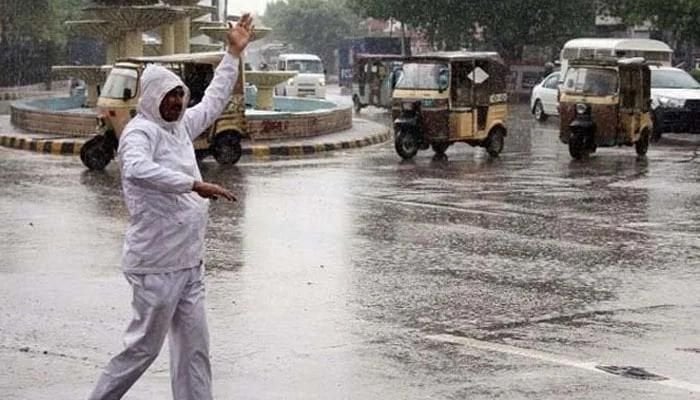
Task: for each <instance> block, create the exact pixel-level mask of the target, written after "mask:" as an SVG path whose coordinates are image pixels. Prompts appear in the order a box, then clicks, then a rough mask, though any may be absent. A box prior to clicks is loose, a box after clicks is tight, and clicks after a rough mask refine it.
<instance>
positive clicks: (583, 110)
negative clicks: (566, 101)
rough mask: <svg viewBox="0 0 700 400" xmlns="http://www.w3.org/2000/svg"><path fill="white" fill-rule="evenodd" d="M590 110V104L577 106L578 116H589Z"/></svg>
mask: <svg viewBox="0 0 700 400" xmlns="http://www.w3.org/2000/svg"><path fill="white" fill-rule="evenodd" d="M589 110H590V108H589V107H588V104H584V103H578V104H576V114H577V115H584V114H588V111H589Z"/></svg>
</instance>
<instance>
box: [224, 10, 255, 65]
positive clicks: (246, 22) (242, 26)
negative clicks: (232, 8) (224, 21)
mask: <svg viewBox="0 0 700 400" xmlns="http://www.w3.org/2000/svg"><path fill="white" fill-rule="evenodd" d="M254 28H255V26H254V25H253V17H251V16H250V13H245V14H243V16H241V19H240V20H238V22H236V24H235V25H234V24H232V23H230V22H229V29H228V34H227V37H228V51H229V53H231V54H232V55H234V56H236V57H240V56H241V53H242V52H243V50H244V49H245V47H246V46H247V45H248V42H250V39H251V38H252V36H253V29H254Z"/></svg>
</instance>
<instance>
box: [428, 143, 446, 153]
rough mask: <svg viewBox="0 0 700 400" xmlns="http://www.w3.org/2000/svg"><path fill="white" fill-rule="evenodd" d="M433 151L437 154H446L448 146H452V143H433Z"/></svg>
mask: <svg viewBox="0 0 700 400" xmlns="http://www.w3.org/2000/svg"><path fill="white" fill-rule="evenodd" d="M432 147H433V151H434V152H435V154H445V152H446V151H447V148H448V147H450V143H448V142H436V143H433V144H432Z"/></svg>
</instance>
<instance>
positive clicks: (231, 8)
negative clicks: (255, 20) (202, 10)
mask: <svg viewBox="0 0 700 400" xmlns="http://www.w3.org/2000/svg"><path fill="white" fill-rule="evenodd" d="M219 1H221V2H224V1H225V0H219ZM269 2H274V0H228V12H229V14H240V13H241V11H250V12H252V13H256V14H263V13H264V12H265V5H266V4H267V3H269Z"/></svg>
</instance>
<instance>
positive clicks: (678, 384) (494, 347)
mask: <svg viewBox="0 0 700 400" xmlns="http://www.w3.org/2000/svg"><path fill="white" fill-rule="evenodd" d="M427 338H428V339H429V340H434V341H437V342H443V343H451V344H458V345H462V346H465V347H472V348H475V349H480V350H485V351H493V352H497V353H504V354H512V355H516V356H521V357H526V358H532V359H535V360H540V361H544V362H548V363H551V364H559V365H565V366H568V367H573V368H579V369H584V370H586V371H591V372H597V373H601V374H605V375H608V376H611V375H610V374H608V373H607V372H604V371H601V370H599V369H598V368H596V367H595V366H596V365H598V364H597V363H594V362H582V361H576V360H569V359H566V358H563V357H561V356H558V355H556V354H550V353H545V352H542V351H538V350H531V349H523V348H520V347H516V346H510V345H506V344H500V343H492V342H487V341H483V340H478V339H471V338H467V337H462V336H455V335H448V334H441V335H430V336H428V337H427ZM644 382H648V383H655V384H658V385H664V386H668V387H672V388H675V389H681V390H687V391H689V392H693V393H700V385H699V384H696V383H691V382H686V381H681V380H677V379H672V378H669V379H667V380H663V381H653V380H646V381H644Z"/></svg>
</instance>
